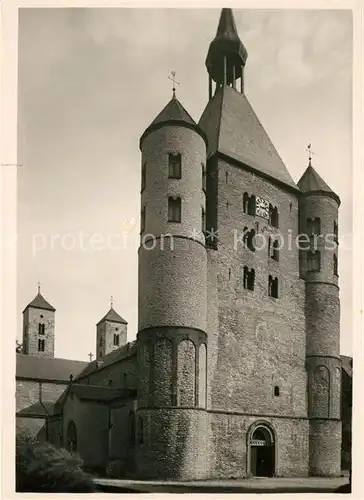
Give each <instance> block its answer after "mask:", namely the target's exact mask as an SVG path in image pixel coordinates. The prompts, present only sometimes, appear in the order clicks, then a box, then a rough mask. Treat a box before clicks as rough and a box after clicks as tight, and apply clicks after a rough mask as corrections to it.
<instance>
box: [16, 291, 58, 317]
mask: <svg viewBox="0 0 364 500" xmlns="http://www.w3.org/2000/svg"><path fill="white" fill-rule="evenodd" d="M28 307H34V308H35V309H45V310H47V311H55V308H54V307H53V306H52V305H51V304H50V303H49V302H47V301H46V299H45V298H44V297H43V295H42V294H41V293H40V292H38V293H37V295H36V296H35V298H34V299H33V300H32V301H31V302H30V303H29V304H28V305H27V306H26V308H25V309H24V311H23V312H25V311H26V310H27V309H28Z"/></svg>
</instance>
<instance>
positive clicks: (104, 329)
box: [96, 296, 128, 360]
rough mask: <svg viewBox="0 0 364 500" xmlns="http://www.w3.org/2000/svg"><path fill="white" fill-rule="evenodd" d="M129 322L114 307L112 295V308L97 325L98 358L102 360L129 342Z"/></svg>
mask: <svg viewBox="0 0 364 500" xmlns="http://www.w3.org/2000/svg"><path fill="white" fill-rule="evenodd" d="M127 329H128V323H127V322H126V321H125V319H124V318H122V317H121V316H120V314H118V313H117V312H116V311H115V309H114V297H112V296H111V297H110V309H109V311H108V312H107V313H106V314H105V316H104V317H103V318H102V319H100V321H99V322H98V323H97V325H96V359H97V360H100V359H102V358H103V357H104V356H106V354H109V353H110V352H112V351H115V350H116V349H119V347H122V346H123V345H125V344H126V343H127V333H128V331H127Z"/></svg>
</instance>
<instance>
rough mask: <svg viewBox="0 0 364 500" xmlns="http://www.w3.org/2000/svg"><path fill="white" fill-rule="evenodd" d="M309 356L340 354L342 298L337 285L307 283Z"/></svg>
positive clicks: (337, 355)
mask: <svg viewBox="0 0 364 500" xmlns="http://www.w3.org/2000/svg"><path fill="white" fill-rule="evenodd" d="M306 331H307V356H317V355H320V356H336V357H337V358H339V356H340V300H339V290H338V289H337V288H336V286H333V285H331V284H325V283H320V284H318V283H307V285H306Z"/></svg>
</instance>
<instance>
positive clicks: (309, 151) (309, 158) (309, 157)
mask: <svg viewBox="0 0 364 500" xmlns="http://www.w3.org/2000/svg"><path fill="white" fill-rule="evenodd" d="M306 151H308V165H309V167H311V160H312V155H314V154H315V153H314V152H313V151H312V150H311V143H310V144H308V145H307V148H306Z"/></svg>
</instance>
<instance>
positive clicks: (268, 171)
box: [199, 86, 298, 191]
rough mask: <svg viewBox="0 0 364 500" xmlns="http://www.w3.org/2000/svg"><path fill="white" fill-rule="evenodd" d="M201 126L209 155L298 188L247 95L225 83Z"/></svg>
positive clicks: (205, 114) (214, 98) (201, 120)
mask: <svg viewBox="0 0 364 500" xmlns="http://www.w3.org/2000/svg"><path fill="white" fill-rule="evenodd" d="M199 126H200V127H201V128H202V130H203V131H204V132H205V134H206V136H207V138H208V150H207V156H208V157H210V156H212V155H213V154H215V153H217V152H218V153H220V154H224V155H226V156H228V157H229V158H230V159H232V160H233V161H234V160H235V161H237V162H239V163H240V164H242V165H244V166H246V167H250V168H251V169H252V170H254V171H256V172H257V173H260V174H261V175H263V176H265V177H268V178H270V179H272V180H276V181H278V182H280V183H283V184H285V185H286V186H288V187H290V188H293V189H294V190H295V191H298V187H297V185H296V184H295V182H294V181H293V179H292V177H291V175H290V173H289V172H288V170H287V168H286V166H285V164H284V163H283V161H282V159H281V157H280V156H279V154H278V152H277V150H276V149H275V147H274V145H273V143H272V141H271V140H270V138H269V136H268V134H267V132H266V131H265V129H264V127H263V125H262V124H261V123H260V121H259V119H258V117H257V115H256V114H255V112H254V110H253V108H252V107H251V105H250V103H249V101H248V99H247V97H246V95H244V94H241V93H240V92H237V91H236V90H235V89H233V88H231V87H228V86H224V87H221V88H220V89H218V91H217V92H216V94H215V95H214V97H213V98H212V99H211V100H210V101H209V102H208V104H207V106H206V108H205V110H204V112H203V114H202V116H201V119H200V121H199Z"/></svg>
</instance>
